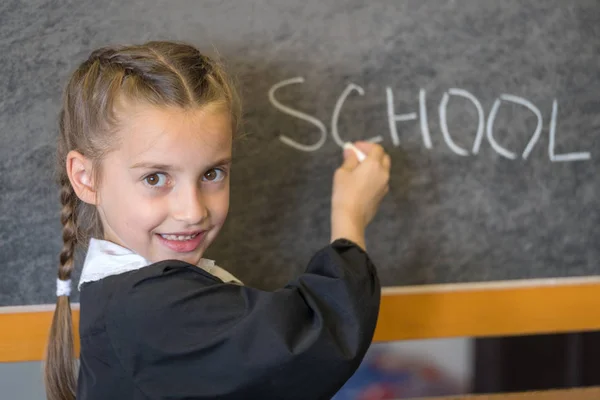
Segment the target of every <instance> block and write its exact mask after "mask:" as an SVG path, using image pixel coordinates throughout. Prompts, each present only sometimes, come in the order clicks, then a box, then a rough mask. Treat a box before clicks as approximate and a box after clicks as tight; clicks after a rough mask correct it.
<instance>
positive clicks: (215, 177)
mask: <svg viewBox="0 0 600 400" xmlns="http://www.w3.org/2000/svg"><path fill="white" fill-rule="evenodd" d="M224 178H225V171H223V170H222V169H220V168H213V169H210V170H208V171H207V172H206V173H205V174H204V177H203V180H205V181H209V182H219V181H222V180H223V179H224Z"/></svg>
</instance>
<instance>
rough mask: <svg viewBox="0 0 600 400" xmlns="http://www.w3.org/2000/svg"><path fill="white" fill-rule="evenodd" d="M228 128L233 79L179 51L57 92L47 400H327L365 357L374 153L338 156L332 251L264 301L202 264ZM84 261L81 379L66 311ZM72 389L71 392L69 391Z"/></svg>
mask: <svg viewBox="0 0 600 400" xmlns="http://www.w3.org/2000/svg"><path fill="white" fill-rule="evenodd" d="M239 119H240V107H239V102H238V98H237V95H236V92H235V90H234V88H233V87H232V85H231V83H230V80H229V78H228V77H227V76H226V74H225V73H224V72H223V70H222V69H221V67H220V66H219V65H218V64H217V63H216V62H214V61H213V60H211V59H209V58H207V57H205V56H203V55H202V54H200V52H198V50H197V49H195V48H194V47H191V46H189V45H186V44H182V43H173V42H149V43H146V44H144V45H137V46H126V47H107V48H102V49H99V50H96V51H94V52H93V53H92V54H91V55H90V57H89V59H88V60H87V61H85V62H84V63H83V64H81V65H80V66H79V68H78V69H77V70H76V71H75V72H74V73H73V75H72V77H71V79H70V81H69V82H68V84H67V87H66V90H65V93H64V101H63V107H62V110H61V113H60V135H59V140H58V171H59V183H60V190H61V195H60V199H61V203H62V212H61V221H62V225H63V241H64V246H63V249H62V251H61V253H60V265H59V269H58V280H57V296H58V299H57V306H56V311H55V314H54V319H53V322H52V328H51V332H50V340H49V346H48V352H47V353H48V354H47V363H46V371H45V379H46V387H47V393H48V398H49V399H50V400H66V399H73V398H75V396H77V398H78V399H81V400H95V399H101V400H107V399H111V400H116V399H128V400H131V399H213V398H218V399H303V400H306V399H310V400H315V399H329V398H331V396H333V395H334V394H335V393H336V391H337V390H338V389H339V388H340V387H341V386H342V385H343V384H344V382H345V381H346V380H347V379H348V378H349V377H350V376H351V375H352V374H353V372H354V371H355V370H356V368H357V367H358V365H359V364H360V362H361V360H362V358H363V356H364V354H365V352H366V350H367V348H368V347H369V344H370V342H371V339H372V336H373V331H374V328H375V323H376V320H377V313H378V308H379V297H380V286H379V282H378V279H377V275H376V271H375V268H374V266H373V264H372V263H371V261H370V259H369V257H368V255H367V253H366V251H365V239H364V231H365V228H366V226H367V224H368V223H369V222H370V221H371V219H372V218H373V216H374V214H375V212H376V209H377V208H378V205H379V203H380V201H381V199H382V197H383V196H384V195H385V193H386V192H387V190H388V189H387V187H388V176H389V168H390V158H389V156H388V155H387V154H385V152H384V151H383V149H382V148H381V146H378V145H374V144H368V143H358V144H357V146H358V147H360V149H361V150H362V151H363V152H365V153H367V154H368V156H367V159H366V160H365V161H364V162H362V163H360V164H359V162H358V160H357V159H356V157H355V156H354V155H353V154H352V153H351V152H350V151H347V152H346V153H345V154H344V158H345V161H344V163H343V165H342V166H341V167H340V168H339V169H338V170H337V171H336V173H335V177H334V183H333V195H332V211H331V224H332V225H331V226H332V236H331V243H330V244H329V245H327V246H324V247H323V248H322V249H321V250H319V251H318V252H317V253H316V254H315V255H314V257H313V258H312V259H311V261H310V262H309V264H308V266H307V268H306V272H305V273H304V274H302V275H300V276H299V277H298V278H296V279H295V280H293V281H292V282H290V283H289V284H288V285H287V286H286V287H285V288H283V289H281V290H277V291H275V292H264V291H261V290H257V289H254V288H250V287H246V286H243V285H242V284H241V282H239V281H238V280H237V279H236V278H235V277H234V276H232V275H231V274H229V273H227V272H226V271H225V270H223V269H221V268H219V267H217V266H216V265H214V263H212V262H211V261H209V260H206V259H203V258H202V255H203V253H204V251H205V250H206V249H207V247H208V246H209V245H210V244H211V243H212V242H213V240H214V239H215V237H216V236H217V234H218V233H219V230H220V229H221V227H222V226H223V223H224V222H225V217H226V215H227V211H228V207H229V174H230V167H231V150H232V140H233V136H234V134H235V132H236V130H237V126H238V122H239ZM79 245H82V246H87V249H88V250H87V254H86V258H85V262H84V267H83V271H82V275H81V280H80V283H79V288H80V290H81V299H80V305H81V319H80V325H79V329H80V338H81V354H80V366H79V375H78V378H76V374H75V372H76V371H75V369H76V367H75V365H76V364H75V362H74V358H73V335H72V332H71V310H70V303H69V293H70V276H71V271H72V269H73V256H74V253H75V250H76V247H77V246H79ZM76 382H77V385H76Z"/></svg>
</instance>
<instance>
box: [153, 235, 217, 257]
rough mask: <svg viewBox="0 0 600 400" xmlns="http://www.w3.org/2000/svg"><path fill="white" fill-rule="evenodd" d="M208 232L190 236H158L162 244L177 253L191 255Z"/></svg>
mask: <svg viewBox="0 0 600 400" xmlns="http://www.w3.org/2000/svg"><path fill="white" fill-rule="evenodd" d="M205 235H206V231H199V232H196V233H193V234H188V235H179V234H156V236H157V237H158V240H159V242H160V243H161V244H163V245H164V246H166V247H167V248H169V249H170V250H172V251H175V252H177V253H189V252H191V251H194V250H196V249H197V248H198V246H199V245H200V243H202V241H203V240H204V237H205Z"/></svg>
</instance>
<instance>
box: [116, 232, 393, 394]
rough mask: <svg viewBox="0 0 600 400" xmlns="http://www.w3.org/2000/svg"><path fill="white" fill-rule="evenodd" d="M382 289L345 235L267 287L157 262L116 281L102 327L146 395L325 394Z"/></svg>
mask: <svg viewBox="0 0 600 400" xmlns="http://www.w3.org/2000/svg"><path fill="white" fill-rule="evenodd" d="M380 292H381V289H380V285H379V280H378V278H377V274H376V270H375V267H374V265H373V263H372V262H371V260H370V259H369V257H368V255H367V254H366V253H365V252H364V251H362V249H360V248H359V247H358V246H356V245H355V244H354V243H352V242H350V241H347V240H337V241H336V242H334V243H332V244H331V245H329V246H327V247H325V248H323V249H322V250H320V251H319V252H317V253H316V254H315V255H314V256H313V258H312V259H311V260H310V262H309V264H308V266H307V269H306V272H305V273H303V274H301V275H300V276H299V277H298V278H296V279H295V280H293V281H291V282H289V283H288V284H287V285H286V287H284V288H282V289H280V290H277V291H274V292H267V291H261V290H258V289H254V288H250V287H245V286H240V285H235V284H225V283H222V282H221V281H218V280H217V279H215V278H214V277H212V276H209V274H207V273H205V272H204V271H202V270H200V269H199V268H197V267H195V266H191V265H190V264H186V263H183V262H177V261H170V262H169V261H163V262H161V263H157V264H154V265H153V266H151V267H150V268H149V267H146V268H143V269H142V270H140V273H139V274H133V275H130V276H129V277H127V278H126V279H124V280H122V281H120V284H119V286H118V288H117V289H116V290H115V293H114V295H113V297H112V299H111V302H110V305H109V312H108V314H107V322H106V324H107V326H106V329H107V332H108V335H109V337H110V341H111V343H112V346H113V348H114V350H115V352H116V354H117V357H118V359H119V360H120V363H121V365H122V367H123V369H124V370H125V373H126V374H128V375H130V376H131V379H132V380H133V382H134V384H135V386H136V388H137V389H138V390H139V391H141V392H143V393H144V394H145V395H146V396H147V397H148V398H169V399H242V398H244V399H250V398H252V399H254V398H256V399H259V398H260V399H303V400H305V399H311V400H318V399H330V398H331V397H332V396H333V395H334V394H335V393H336V392H337V391H338V390H339V389H340V388H341V387H342V385H343V384H344V383H345V382H346V381H347V380H348V379H349V378H350V377H351V376H352V374H353V373H354V372H355V370H356V369H357V368H358V366H359V364H360V362H361V361H362V359H363V357H364V355H365V353H366V351H367V349H368V347H369V345H370V343H371V340H372V338H373V333H374V330H375V325H376V322H377V315H378V311H379V301H380V294H381V293H380Z"/></svg>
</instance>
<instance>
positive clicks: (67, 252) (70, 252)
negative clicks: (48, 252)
mask: <svg viewBox="0 0 600 400" xmlns="http://www.w3.org/2000/svg"><path fill="white" fill-rule="evenodd" d="M77 201H78V199H77V195H76V194H75V191H74V190H73V188H72V187H71V185H70V184H69V181H68V178H67V179H66V181H65V180H63V182H62V184H61V189H60V202H61V204H62V210H61V213H60V222H61V224H62V226H63V228H62V237H63V248H62V250H61V252H60V257H59V258H60V265H59V267H58V278H59V279H60V280H63V281H66V280H68V279H70V278H71V272H72V271H73V264H74V263H73V259H74V256H75V246H76V244H77V212H76V208H77Z"/></svg>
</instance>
